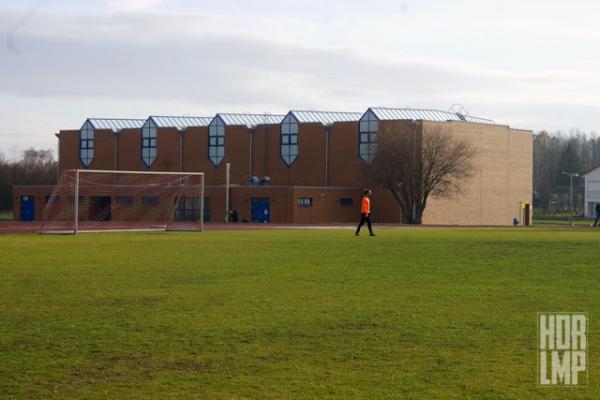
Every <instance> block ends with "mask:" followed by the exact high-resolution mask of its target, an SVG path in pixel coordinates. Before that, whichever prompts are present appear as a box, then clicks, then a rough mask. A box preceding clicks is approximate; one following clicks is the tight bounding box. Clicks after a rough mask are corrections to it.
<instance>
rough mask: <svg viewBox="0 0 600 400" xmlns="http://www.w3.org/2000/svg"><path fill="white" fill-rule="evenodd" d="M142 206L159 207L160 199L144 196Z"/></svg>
mask: <svg viewBox="0 0 600 400" xmlns="http://www.w3.org/2000/svg"><path fill="white" fill-rule="evenodd" d="M142 204H143V205H145V206H157V205H158V197H156V196H144V197H142Z"/></svg>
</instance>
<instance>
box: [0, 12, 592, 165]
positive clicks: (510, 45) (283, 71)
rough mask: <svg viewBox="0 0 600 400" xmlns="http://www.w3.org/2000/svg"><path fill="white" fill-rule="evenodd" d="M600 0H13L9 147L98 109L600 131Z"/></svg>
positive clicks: (51, 144)
mask: <svg viewBox="0 0 600 400" xmlns="http://www.w3.org/2000/svg"><path fill="white" fill-rule="evenodd" d="M598 20H600V1H597V0H590V1H578V0H571V1H568V2H567V1H553V0H545V1H536V0H528V1H523V0H518V1H513V0H502V1H485V0H473V1H471V0H454V1H447V0H418V1H416V0H369V1H364V0H362V1H358V0H318V1H317V0H294V1H285V0H279V1H276V0H251V1H250V0H218V1H212V0H196V1H192V0H86V1H81V0H2V2H1V3H0V29H1V30H2V35H3V37H2V40H1V41H0V152H2V153H4V155H5V156H8V157H12V156H14V155H16V154H17V153H18V152H19V151H20V150H22V149H24V148H26V147H29V146H34V147H37V148H53V149H54V148H55V147H56V138H55V137H54V135H53V133H55V132H57V131H59V130H60V129H78V128H80V127H81V125H82V124H83V122H84V120H85V118H87V117H119V118H124V117H135V118H145V117H147V116H148V115H196V116H213V115H214V114H215V113H217V112H258V113H264V112H271V113H285V112H287V111H288V110H289V109H312V110H340V111H364V110H366V108H367V107H369V106H391V107H418V108H435V109H441V110H447V109H449V108H450V107H451V106H452V105H453V104H455V103H460V104H462V105H463V106H464V107H465V108H466V109H467V110H468V111H469V112H470V113H471V114H473V115H478V116H482V117H486V118H491V119H494V120H495V121H497V122H499V123H503V124H508V125H510V126H513V127H517V128H526V129H533V130H541V129H548V130H558V129H561V130H564V131H568V130H570V129H572V128H575V127H577V128H580V129H583V130H585V131H588V132H590V131H596V132H600V53H599V50H600V29H598V28H597V24H598Z"/></svg>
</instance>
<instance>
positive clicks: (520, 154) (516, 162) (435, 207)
mask: <svg viewBox="0 0 600 400" xmlns="http://www.w3.org/2000/svg"><path fill="white" fill-rule="evenodd" d="M436 125H438V126H441V127H442V128H443V129H448V130H449V131H450V132H452V135H453V136H454V137H456V138H461V139H466V140H468V141H469V143H472V144H473V145H474V147H475V151H476V155H475V157H474V160H473V172H474V173H473V176H472V178H471V179H470V180H468V181H466V182H465V184H464V189H463V192H462V193H460V194H457V195H455V196H454V197H452V198H450V199H440V198H431V199H430V201H429V202H428V205H427V209H426V210H425V214H424V216H423V223H425V224H452V225H510V224H512V220H513V218H519V219H521V215H520V212H521V211H520V202H522V201H524V202H525V203H528V204H531V201H532V181H531V177H532V168H533V135H532V133H531V132H530V131H522V130H516V129H510V128H508V127H506V126H501V125H484V124H473V123H456V122H452V123H441V124H440V123H437V124H436V123H430V122H425V123H424V131H425V132H427V130H428V129H434V126H436Z"/></svg>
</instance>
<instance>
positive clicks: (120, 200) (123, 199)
mask: <svg viewBox="0 0 600 400" xmlns="http://www.w3.org/2000/svg"><path fill="white" fill-rule="evenodd" d="M117 204H118V205H120V206H130V205H132V204H133V197H131V196H117Z"/></svg>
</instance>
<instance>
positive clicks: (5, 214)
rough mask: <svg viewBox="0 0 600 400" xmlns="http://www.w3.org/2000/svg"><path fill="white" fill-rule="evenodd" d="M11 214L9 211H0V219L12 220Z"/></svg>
mask: <svg viewBox="0 0 600 400" xmlns="http://www.w3.org/2000/svg"><path fill="white" fill-rule="evenodd" d="M12 219H13V215H12V212H10V211H0V221H12Z"/></svg>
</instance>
